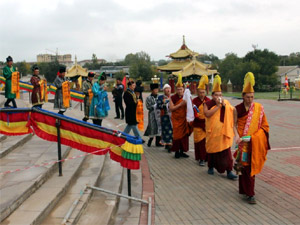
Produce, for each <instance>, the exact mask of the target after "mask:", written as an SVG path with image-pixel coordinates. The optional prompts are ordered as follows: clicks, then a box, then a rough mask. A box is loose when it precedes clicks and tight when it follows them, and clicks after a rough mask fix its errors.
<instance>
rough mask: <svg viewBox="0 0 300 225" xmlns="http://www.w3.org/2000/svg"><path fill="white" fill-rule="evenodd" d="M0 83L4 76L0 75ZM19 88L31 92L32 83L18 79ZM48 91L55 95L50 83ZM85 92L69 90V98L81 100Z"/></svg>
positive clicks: (2, 82) (3, 80)
mask: <svg viewBox="0 0 300 225" xmlns="http://www.w3.org/2000/svg"><path fill="white" fill-rule="evenodd" d="M0 83H1V84H4V85H5V78H4V77H3V76H0ZM19 85H20V89H21V90H24V91H29V92H32V89H33V85H32V84H31V83H29V82H24V81H20V82H19ZM48 92H50V93H51V94H53V95H55V92H56V87H55V86H54V85H52V84H50V85H48ZM84 97H85V94H83V92H80V91H76V90H71V99H72V100H73V101H76V102H83V100H84Z"/></svg>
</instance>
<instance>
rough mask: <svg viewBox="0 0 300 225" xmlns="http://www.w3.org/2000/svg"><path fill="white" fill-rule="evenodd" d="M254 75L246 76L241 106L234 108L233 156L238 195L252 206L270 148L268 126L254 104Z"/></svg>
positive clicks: (262, 114)
mask: <svg viewBox="0 0 300 225" xmlns="http://www.w3.org/2000/svg"><path fill="white" fill-rule="evenodd" d="M253 85H254V75H253V74H252V73H251V72H249V73H247V74H246V76H245V83H244V89H243V95H242V96H243V102H242V103H241V104H239V105H237V106H236V107H235V108H236V119H235V126H236V127H237V132H238V136H239V137H241V139H239V140H238V143H239V148H238V150H237V152H236V155H237V159H236V161H237V163H238V164H239V165H240V168H241V171H240V172H241V175H240V176H239V193H240V194H244V195H246V198H247V201H248V203H250V204H255V203H256V200H255V198H254V195H255V192H254V184H255V175H256V174H258V173H259V172H260V171H261V170H262V168H263V165H264V163H265V161H266V159H267V158H266V155H267V151H268V150H269V149H270V144H269V124H268V122H267V118H266V115H265V113H264V108H263V106H262V105H261V104H259V103H256V102H254V89H253Z"/></svg>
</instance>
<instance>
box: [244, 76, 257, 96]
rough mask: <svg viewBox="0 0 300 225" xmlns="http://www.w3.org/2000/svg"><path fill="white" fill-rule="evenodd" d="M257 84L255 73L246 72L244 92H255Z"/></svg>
mask: <svg viewBox="0 0 300 225" xmlns="http://www.w3.org/2000/svg"><path fill="white" fill-rule="evenodd" d="M254 85H255V78H254V74H253V73H251V72H248V73H246V75H245V78H244V87H243V93H253V92H254V89H253V86H254Z"/></svg>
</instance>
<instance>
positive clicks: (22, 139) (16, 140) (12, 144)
mask: <svg viewBox="0 0 300 225" xmlns="http://www.w3.org/2000/svg"><path fill="white" fill-rule="evenodd" d="M31 137H32V134H27V135H22V136H4V139H3V140H1V142H0V159H1V158H3V157H4V156H5V155H7V154H8V153H10V152H11V151H13V150H14V149H16V148H17V147H19V146H22V145H23V144H24V143H26V142H27V141H29V140H30V139H31ZM0 139H1V137H0Z"/></svg>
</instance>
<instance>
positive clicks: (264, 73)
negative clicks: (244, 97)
mask: <svg viewBox="0 0 300 225" xmlns="http://www.w3.org/2000/svg"><path fill="white" fill-rule="evenodd" d="M243 62H245V63H248V64H246V65H251V66H254V69H256V71H251V70H249V71H251V72H253V73H254V75H255V83H256V89H257V90H260V91H266V90H270V88H276V85H277V84H278V79H277V76H276V74H275V73H276V72H277V70H278V67H277V66H278V65H279V57H278V56H277V55H276V54H275V53H274V52H271V51H269V50H268V49H264V50H258V49H256V50H254V51H252V52H248V53H247V54H246V55H245V57H244V59H243ZM249 63H250V64H249ZM249 69H253V67H250V68H249ZM267 86H269V87H267Z"/></svg>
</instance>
